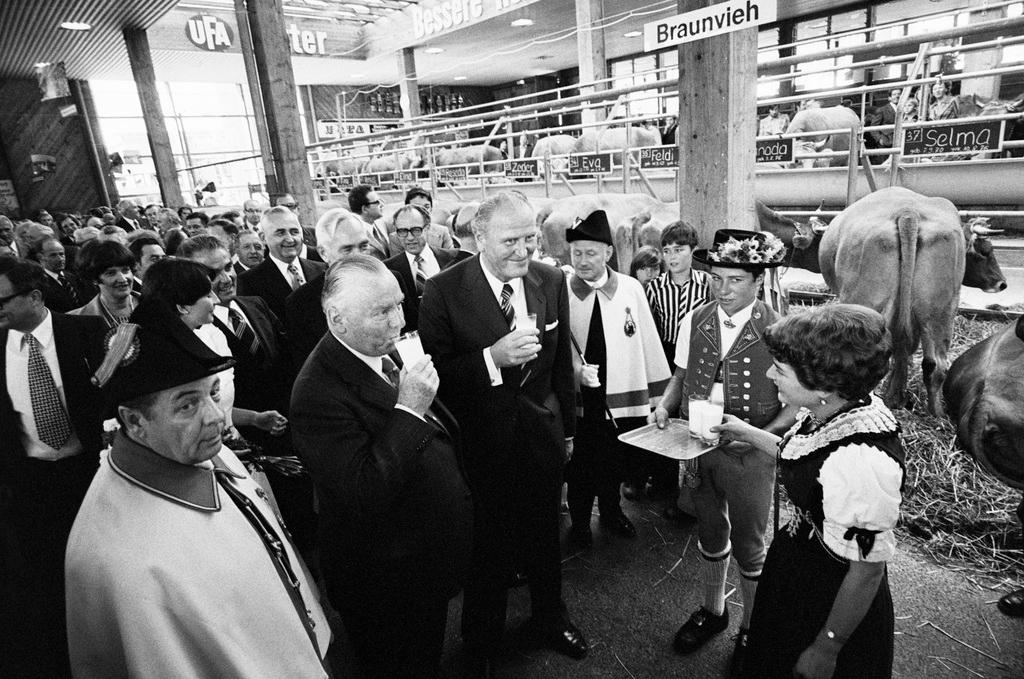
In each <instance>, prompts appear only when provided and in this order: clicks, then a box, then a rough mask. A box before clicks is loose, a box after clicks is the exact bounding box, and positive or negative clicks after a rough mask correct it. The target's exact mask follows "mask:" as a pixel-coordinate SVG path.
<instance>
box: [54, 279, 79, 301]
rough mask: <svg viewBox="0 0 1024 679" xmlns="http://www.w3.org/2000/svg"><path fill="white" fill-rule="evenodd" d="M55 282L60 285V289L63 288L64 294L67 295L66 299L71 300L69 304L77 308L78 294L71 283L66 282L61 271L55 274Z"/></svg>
mask: <svg viewBox="0 0 1024 679" xmlns="http://www.w3.org/2000/svg"><path fill="white" fill-rule="evenodd" d="M57 282H58V283H60V286H61V287H62V288H64V292H66V293H68V299H70V300H71V303H72V304H74V305H75V306H76V307H77V306H78V292H77V291H76V290H75V286H73V285H71V281H69V280H68V277H67V276H65V275H64V272H63V271H61V272H60V273H59V274H57Z"/></svg>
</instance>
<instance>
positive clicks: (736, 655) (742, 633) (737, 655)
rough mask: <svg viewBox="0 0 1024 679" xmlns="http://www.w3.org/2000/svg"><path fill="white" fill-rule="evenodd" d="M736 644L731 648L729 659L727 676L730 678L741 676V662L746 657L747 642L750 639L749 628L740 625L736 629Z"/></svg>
mask: <svg viewBox="0 0 1024 679" xmlns="http://www.w3.org/2000/svg"><path fill="white" fill-rule="evenodd" d="M735 641H736V645H735V646H734V647H733V650H732V660H731V661H729V676H730V677H731V678H732V679H739V677H741V676H743V663H744V662H745V661H746V659H747V644H748V643H749V641H750V630H748V629H746V628H744V627H740V628H739V629H738V630H736V637H735Z"/></svg>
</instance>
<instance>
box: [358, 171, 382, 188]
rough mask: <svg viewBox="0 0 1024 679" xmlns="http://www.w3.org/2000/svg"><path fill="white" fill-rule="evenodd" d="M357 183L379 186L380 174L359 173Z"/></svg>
mask: <svg viewBox="0 0 1024 679" xmlns="http://www.w3.org/2000/svg"><path fill="white" fill-rule="evenodd" d="M359 183H360V184H366V185H367V186H374V187H377V186H380V175H376V174H361V175H359Z"/></svg>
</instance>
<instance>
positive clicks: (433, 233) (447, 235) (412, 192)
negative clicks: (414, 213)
mask: <svg viewBox="0 0 1024 679" xmlns="http://www.w3.org/2000/svg"><path fill="white" fill-rule="evenodd" d="M405 204H406V205H419V206H420V207H421V208H423V209H424V210H426V211H427V214H428V215H430V219H431V221H430V222H429V223H428V224H427V228H426V230H425V232H424V233H426V237H427V245H429V246H431V247H434V248H444V249H446V250H457V249H459V248H460V247H461V245H460V243H459V241H456V240H455V239H454V238H453V237H452V233H451V230H450V229H449V228H448V227H447V226H445V225H444V224H436V223H434V222H433V221H432V220H433V219H434V215H433V209H434V199H433V198H432V197H431V196H430V192H428V191H426V190H425V189H422V188H420V187H418V186H414V187H412V188H411V189H409V190H408V191H406V192H405ZM391 226H394V215H392V217H391ZM470 240H472V237H470ZM388 241H389V244H390V247H391V252H394V253H396V254H397V253H398V252H399V251H400V250H404V249H405V248H404V247H403V245H402V239H401V238H399V237H398V234H396V233H395V232H394V229H392V230H391V232H390V233H389V234H388Z"/></svg>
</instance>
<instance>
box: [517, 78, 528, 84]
mask: <svg viewBox="0 0 1024 679" xmlns="http://www.w3.org/2000/svg"><path fill="white" fill-rule="evenodd" d="M525 84H526V81H525V80H523V79H522V78H520V79H519V80H517V81H516V85H525Z"/></svg>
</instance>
